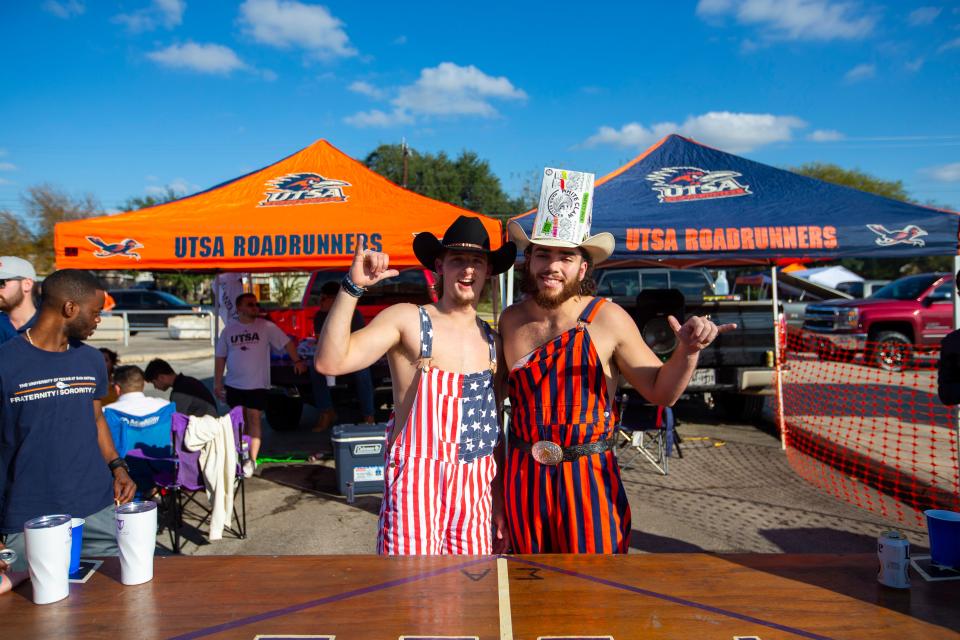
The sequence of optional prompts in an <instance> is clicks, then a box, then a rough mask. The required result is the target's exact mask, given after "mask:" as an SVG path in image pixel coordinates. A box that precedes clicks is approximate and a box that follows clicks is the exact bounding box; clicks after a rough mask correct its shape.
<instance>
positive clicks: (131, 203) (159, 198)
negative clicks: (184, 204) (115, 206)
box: [121, 187, 183, 211]
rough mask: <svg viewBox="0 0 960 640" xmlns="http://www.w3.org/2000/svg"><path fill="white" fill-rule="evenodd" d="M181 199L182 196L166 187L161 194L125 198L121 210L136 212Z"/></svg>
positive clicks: (171, 188)
mask: <svg viewBox="0 0 960 640" xmlns="http://www.w3.org/2000/svg"><path fill="white" fill-rule="evenodd" d="M182 197H183V194H182V193H177V192H176V191H175V190H174V189H173V187H166V188H165V189H164V191H163V192H162V193H158V194H148V195H145V196H134V197H132V198H127V200H126V201H125V202H124V203H123V205H122V206H121V208H122V209H123V210H124V211H137V210H139V209H146V208H147V207H155V206H157V205H158V204H164V203H167V202H173V201H174V200H178V199H180V198H182Z"/></svg>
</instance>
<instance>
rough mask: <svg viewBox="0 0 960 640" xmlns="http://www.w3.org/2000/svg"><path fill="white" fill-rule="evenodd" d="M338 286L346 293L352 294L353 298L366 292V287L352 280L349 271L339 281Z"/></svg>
mask: <svg viewBox="0 0 960 640" xmlns="http://www.w3.org/2000/svg"><path fill="white" fill-rule="evenodd" d="M340 286H341V287H342V288H343V290H344V291H346V292H347V295H350V296H353V297H354V298H359V297H360V296H362V295H363V294H365V293H366V292H367V288H366V287H361V286H360V285H358V284H357V283H356V282H354V281H353V279H352V278H351V277H350V274H349V273H347V274H345V275H344V276H343V280H341V281H340Z"/></svg>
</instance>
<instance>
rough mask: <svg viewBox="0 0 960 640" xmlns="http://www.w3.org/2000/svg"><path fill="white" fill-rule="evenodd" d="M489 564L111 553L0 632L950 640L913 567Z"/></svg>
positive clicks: (958, 589) (623, 559)
mask: <svg viewBox="0 0 960 640" xmlns="http://www.w3.org/2000/svg"><path fill="white" fill-rule="evenodd" d="M502 564H503V567H501V569H505V570H506V571H505V573H504V574H502V573H501V572H498V559H497V558H496V557H489V556H486V557H464V556H459V557H451V556H443V557H408V558H381V557H376V556H207V557H185V556H173V557H157V558H156V559H155V565H154V578H153V580H152V581H151V582H148V583H146V584H142V585H137V586H129V587H128V586H124V585H122V584H121V583H120V567H119V562H118V561H117V560H116V559H113V558H112V559H108V560H107V561H106V562H104V564H103V566H101V567H100V570H99V571H98V572H97V573H96V574H94V575H93V577H92V578H91V579H90V580H89V581H88V582H87V583H85V584H71V585H70V596H69V597H68V598H66V599H65V600H62V601H60V602H57V603H54V604H49V605H43V606H38V605H34V604H33V603H32V602H31V600H30V596H31V587H30V585H29V582H27V583H24V584H22V585H20V586H19V587H18V588H17V589H16V590H15V591H14V592H13V593H11V594H7V595H4V596H2V597H0V621H2V622H0V629H2V632H0V636H2V637H3V638H4V639H6V638H59V637H70V638H95V637H115V638H129V639H133V638H181V639H187V638H248V639H253V638H255V637H257V636H258V635H260V636H271V635H272V636H280V637H293V636H301V637H302V636H308V637H309V636H311V635H314V636H320V637H323V636H324V635H329V636H336V638H338V639H339V640H347V639H351V638H356V639H376V640H385V639H386V640H391V639H397V638H400V637H401V636H413V637H417V636H423V637H430V638H436V637H464V638H474V637H476V638H481V639H494V640H499V639H502V638H510V637H512V638H516V639H517V640H520V639H529V640H536V639H537V638H539V637H545V636H570V637H577V638H591V639H592V638H595V637H601V638H606V637H612V638H615V639H616V640H623V639H627V638H724V639H727V640H730V639H732V638H734V637H737V636H755V637H757V638H760V639H762V640H772V639H774V638H816V639H820V638H870V639H876V638H898V639H902V638H925V639H929V638H960V581H953V582H925V581H924V580H923V578H921V577H920V576H919V575H917V574H916V572H912V578H913V586H912V588H911V589H909V590H897V589H890V588H887V587H884V586H882V585H880V584H878V583H877V580H876V556H873V555H777V554H770V555H758V554H743V555H711V554H697V553H690V554H654V555H630V556H572V555H569V556H559V555H542V556H506V557H505V560H504V561H503V562H502ZM506 590H508V595H507V596H505V592H506ZM502 621H503V622H502ZM510 627H512V635H510V634H509V633H506V632H505V631H506V630H507V629H508V628H510Z"/></svg>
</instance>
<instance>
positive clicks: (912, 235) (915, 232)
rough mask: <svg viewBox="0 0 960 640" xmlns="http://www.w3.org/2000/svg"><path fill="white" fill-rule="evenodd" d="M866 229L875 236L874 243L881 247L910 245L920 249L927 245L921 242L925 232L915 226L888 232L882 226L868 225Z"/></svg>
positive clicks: (924, 241) (923, 241) (911, 225)
mask: <svg viewBox="0 0 960 640" xmlns="http://www.w3.org/2000/svg"><path fill="white" fill-rule="evenodd" d="M867 229H870V231H873V232H874V233H875V234H877V239H876V243H877V244H878V245H880V246H881V247H890V246H893V245H895V244H912V245H913V246H915V247H922V246H924V245H926V244H927V242H926V240H922V239H921V238H923V236H925V235H927V232H926V231H924V230H923V229H921V228H920V227H918V226H917V225H915V224H908V225H907V226H905V227H904V228H903V229H899V230H897V231H890V230H889V229H887V228H886V227H884V226H883V225H882V224H868V225H867Z"/></svg>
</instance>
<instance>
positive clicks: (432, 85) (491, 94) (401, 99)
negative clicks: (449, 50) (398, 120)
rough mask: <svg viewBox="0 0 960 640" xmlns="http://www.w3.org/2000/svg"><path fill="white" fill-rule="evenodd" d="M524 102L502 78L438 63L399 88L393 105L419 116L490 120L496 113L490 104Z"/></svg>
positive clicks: (475, 69)
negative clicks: (499, 101) (482, 117)
mask: <svg viewBox="0 0 960 640" xmlns="http://www.w3.org/2000/svg"><path fill="white" fill-rule="evenodd" d="M526 98H527V94H526V93H524V91H523V90H522V89H518V88H516V87H514V86H513V84H512V83H511V82H510V80H508V79H507V78H505V77H504V76H499V77H493V76H488V75H487V74H485V73H484V72H483V71H480V69H477V68H476V67H475V66H473V65H470V66H468V67H461V66H459V65H456V64H454V63H452V62H441V63H440V64H439V65H437V66H436V67H432V68H429V69H422V70H421V71H420V77H419V78H418V79H417V81H416V82H414V83H413V84H412V85H407V86H405V87H401V88H400V91H399V93H398V95H397V97H396V98H395V99H394V100H393V104H394V106H396V107H399V108H400V109H404V110H407V111H410V112H413V113H418V114H429V115H478V116H484V117H491V116H495V115H496V114H497V112H496V110H495V109H494V108H493V105H491V104H490V102H489V100H491V99H500V100H526Z"/></svg>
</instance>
